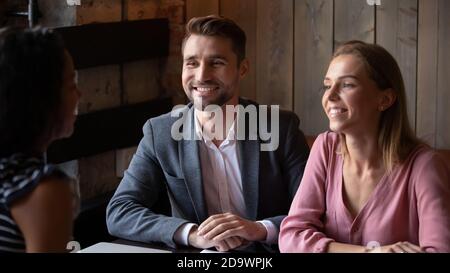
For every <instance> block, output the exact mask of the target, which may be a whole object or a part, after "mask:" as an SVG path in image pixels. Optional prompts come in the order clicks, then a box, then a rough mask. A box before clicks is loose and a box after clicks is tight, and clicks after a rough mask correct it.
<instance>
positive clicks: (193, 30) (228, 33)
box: [181, 15, 247, 65]
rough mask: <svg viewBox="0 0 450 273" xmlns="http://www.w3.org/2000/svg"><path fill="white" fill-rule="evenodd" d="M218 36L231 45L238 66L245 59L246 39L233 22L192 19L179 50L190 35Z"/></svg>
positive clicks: (222, 18) (223, 19)
mask: <svg viewBox="0 0 450 273" xmlns="http://www.w3.org/2000/svg"><path fill="white" fill-rule="evenodd" d="M192 34H197V35H205V36H219V37H223V38H228V39H230V40H231V43H232V45H233V52H234V53H235V54H236V56H237V60H238V62H237V64H238V65H240V64H241V62H242V60H244V59H245V44H246V40H247V37H246V36H245V32H244V31H243V30H242V28H240V27H239V26H238V25H237V24H236V23H235V22H234V21H232V20H230V19H227V18H224V17H221V16H217V15H209V16H205V17H194V18H192V19H191V20H189V22H188V23H187V24H186V35H185V36H184V39H183V43H182V46H181V50H182V51H183V49H184V45H185V44H186V41H187V39H188V38H189V37H190V36H191V35H192Z"/></svg>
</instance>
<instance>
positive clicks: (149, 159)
mask: <svg viewBox="0 0 450 273" xmlns="http://www.w3.org/2000/svg"><path fill="white" fill-rule="evenodd" d="M143 131H144V137H143V138H142V140H141V142H140V143H139V146H138V148H137V151H136V153H135V155H134V156H133V158H132V160H131V163H130V165H129V167H128V170H126V171H125V174H124V177H123V179H122V181H121V183H120V184H119V186H118V188H117V190H116V192H115V194H114V196H113V197H112V199H111V201H110V202H109V204H108V207H107V212H106V218H107V219H106V222H107V227H108V231H109V233H110V234H111V235H113V236H116V237H120V238H124V239H129V240H133V241H140V242H163V243H165V244H166V245H168V246H170V247H173V248H175V247H176V244H175V242H174V240H173V235H174V234H175V231H176V230H177V229H178V228H179V227H180V226H181V225H182V224H184V223H187V221H186V220H183V219H180V218H175V217H169V216H166V215H162V214H157V213H155V212H153V211H152V207H153V206H154V205H155V203H156V201H157V200H158V198H159V197H160V196H161V194H164V193H165V191H166V186H165V178H164V175H163V171H162V169H161V166H160V165H159V162H158V160H157V158H156V155H155V148H154V141H155V140H154V136H153V129H152V124H151V120H149V121H147V122H146V124H145V125H144V128H143Z"/></svg>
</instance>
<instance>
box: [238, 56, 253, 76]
mask: <svg viewBox="0 0 450 273" xmlns="http://www.w3.org/2000/svg"><path fill="white" fill-rule="evenodd" d="M249 68H250V62H249V61H248V59H247V58H245V59H243V60H242V61H241V64H240V65H239V78H240V79H241V80H242V79H243V78H244V77H245V76H246V75H247V74H248V70H249Z"/></svg>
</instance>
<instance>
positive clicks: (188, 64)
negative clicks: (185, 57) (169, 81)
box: [184, 62, 196, 66]
mask: <svg viewBox="0 0 450 273" xmlns="http://www.w3.org/2000/svg"><path fill="white" fill-rule="evenodd" d="M184 65H185V66H195V65H196V63H195V62H186V63H184Z"/></svg>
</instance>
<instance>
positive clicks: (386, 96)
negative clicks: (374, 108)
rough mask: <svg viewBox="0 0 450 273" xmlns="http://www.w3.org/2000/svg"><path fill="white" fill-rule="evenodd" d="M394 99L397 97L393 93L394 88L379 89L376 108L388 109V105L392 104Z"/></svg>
mask: <svg viewBox="0 0 450 273" xmlns="http://www.w3.org/2000/svg"><path fill="white" fill-rule="evenodd" d="M396 99H397V95H396V94H395V92H394V89H392V88H388V89H385V90H383V91H381V94H380V102H379V105H378V110H380V111H381V112H382V111H384V110H386V109H388V108H389V107H391V106H392V104H394V102H395V100H396Z"/></svg>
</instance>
